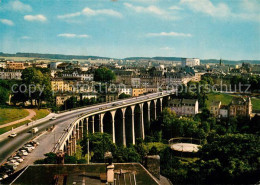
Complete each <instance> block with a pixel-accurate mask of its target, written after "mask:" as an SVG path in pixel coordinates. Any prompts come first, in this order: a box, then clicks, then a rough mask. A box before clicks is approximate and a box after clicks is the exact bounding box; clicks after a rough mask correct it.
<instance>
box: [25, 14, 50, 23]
mask: <svg viewBox="0 0 260 185" xmlns="http://www.w3.org/2000/svg"><path fill="white" fill-rule="evenodd" d="M24 20H26V21H39V22H45V21H47V18H46V17H45V16H44V15H41V14H38V15H25V16H24Z"/></svg>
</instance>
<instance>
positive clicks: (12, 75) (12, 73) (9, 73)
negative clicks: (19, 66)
mask: <svg viewBox="0 0 260 185" xmlns="http://www.w3.org/2000/svg"><path fill="white" fill-rule="evenodd" d="M0 79H1V80H21V79H22V70H8V69H4V70H0Z"/></svg>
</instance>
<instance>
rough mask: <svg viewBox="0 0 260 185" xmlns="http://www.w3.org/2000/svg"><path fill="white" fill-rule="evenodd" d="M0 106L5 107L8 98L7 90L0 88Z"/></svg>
mask: <svg viewBox="0 0 260 185" xmlns="http://www.w3.org/2000/svg"><path fill="white" fill-rule="evenodd" d="M0 94H1V96H0V105H5V104H6V102H7V101H8V98H9V93H8V90H7V89H5V88H4V87H1V86H0Z"/></svg>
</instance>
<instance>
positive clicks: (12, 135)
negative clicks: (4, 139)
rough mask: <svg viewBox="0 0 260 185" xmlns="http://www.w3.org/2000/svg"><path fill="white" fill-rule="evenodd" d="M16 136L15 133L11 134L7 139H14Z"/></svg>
mask: <svg viewBox="0 0 260 185" xmlns="http://www.w3.org/2000/svg"><path fill="white" fill-rule="evenodd" d="M16 136H17V134H16V133H12V134H10V135H9V136H8V137H12V138H14V137H16Z"/></svg>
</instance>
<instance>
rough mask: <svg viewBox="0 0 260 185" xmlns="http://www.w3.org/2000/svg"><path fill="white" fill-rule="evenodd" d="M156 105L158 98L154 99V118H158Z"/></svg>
mask: <svg viewBox="0 0 260 185" xmlns="http://www.w3.org/2000/svg"><path fill="white" fill-rule="evenodd" d="M156 106H157V100H154V120H156V118H157V115H156Z"/></svg>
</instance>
